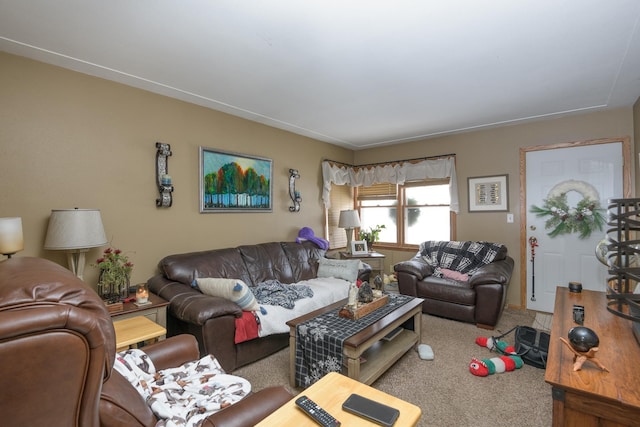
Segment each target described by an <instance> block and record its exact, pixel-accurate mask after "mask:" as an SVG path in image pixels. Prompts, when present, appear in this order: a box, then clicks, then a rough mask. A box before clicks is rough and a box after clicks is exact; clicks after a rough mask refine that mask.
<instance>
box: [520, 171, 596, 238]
mask: <svg viewBox="0 0 640 427" xmlns="http://www.w3.org/2000/svg"><path fill="white" fill-rule="evenodd" d="M570 191H576V192H578V193H580V195H582V200H580V201H579V202H578V204H577V205H576V207H571V206H569V204H568V202H567V193H568V192H570ZM603 211H604V209H601V208H600V196H599V195H598V190H596V189H595V187H594V186H593V185H591V184H589V183H587V182H584V181H577V180H568V181H562V182H560V183H558V184H556V185H555V186H554V187H553V188H552V189H551V190H550V191H549V194H548V195H547V198H546V199H544V204H543V205H542V207H538V206H536V205H532V206H531V209H530V212H531V213H534V214H536V216H537V217H549V218H548V219H547V221H546V222H545V229H546V230H551V232H549V233H547V234H548V235H549V236H550V237H556V236H559V235H560V234H571V233H580V235H579V237H580V239H586V238H587V237H589V236H590V235H591V233H592V232H593V231H594V230H596V229H597V230H600V231H602V226H603V225H604V223H605V219H604V216H603V214H602V212H603Z"/></svg>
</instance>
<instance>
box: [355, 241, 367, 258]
mask: <svg viewBox="0 0 640 427" xmlns="http://www.w3.org/2000/svg"><path fill="white" fill-rule="evenodd" d="M368 254H369V251H368V250H367V241H366V240H354V241H352V242H351V255H368Z"/></svg>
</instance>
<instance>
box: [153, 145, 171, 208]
mask: <svg viewBox="0 0 640 427" xmlns="http://www.w3.org/2000/svg"><path fill="white" fill-rule="evenodd" d="M156 148H157V150H158V151H157V152H156V181H157V183H158V191H159V192H160V198H159V199H156V206H157V207H162V208H168V207H171V204H172V203H173V196H172V193H173V184H172V182H171V175H169V165H168V164H167V163H168V160H167V157H169V156H171V145H169V144H163V143H162V142H156Z"/></svg>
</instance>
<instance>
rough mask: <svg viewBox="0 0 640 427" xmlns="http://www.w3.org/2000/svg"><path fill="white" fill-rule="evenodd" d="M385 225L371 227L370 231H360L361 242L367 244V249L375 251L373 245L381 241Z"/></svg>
mask: <svg viewBox="0 0 640 427" xmlns="http://www.w3.org/2000/svg"><path fill="white" fill-rule="evenodd" d="M384 228H387V227H385V225H384V224H382V225H376V226H375V227H369V230H368V231H366V230H360V234H359V236H360V240H365V241H366V242H367V248H369V250H370V251H371V250H373V244H374V243H375V242H377V241H378V240H380V232H381V231H382V230H383V229H384Z"/></svg>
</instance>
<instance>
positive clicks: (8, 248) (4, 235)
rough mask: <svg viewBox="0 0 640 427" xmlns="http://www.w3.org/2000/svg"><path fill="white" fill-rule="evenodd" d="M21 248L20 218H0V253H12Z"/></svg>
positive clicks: (22, 247)
mask: <svg viewBox="0 0 640 427" xmlns="http://www.w3.org/2000/svg"><path fill="white" fill-rule="evenodd" d="M23 249H24V238H23V236H22V218H19V217H14V218H0V254H3V255H12V254H15V253H16V252H19V251H21V250H23Z"/></svg>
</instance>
